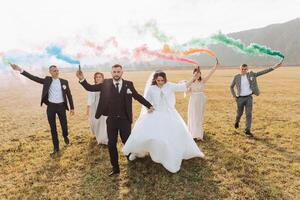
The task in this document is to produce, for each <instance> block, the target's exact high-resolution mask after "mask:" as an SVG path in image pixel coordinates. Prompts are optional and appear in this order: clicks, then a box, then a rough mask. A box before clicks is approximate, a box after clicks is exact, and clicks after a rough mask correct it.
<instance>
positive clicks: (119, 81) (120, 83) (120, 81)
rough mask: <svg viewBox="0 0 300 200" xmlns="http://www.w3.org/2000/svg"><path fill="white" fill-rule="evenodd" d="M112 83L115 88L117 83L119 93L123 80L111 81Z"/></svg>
mask: <svg viewBox="0 0 300 200" xmlns="http://www.w3.org/2000/svg"><path fill="white" fill-rule="evenodd" d="M113 83H114V86H115V88H117V85H116V83H119V86H118V87H119V92H120V91H121V88H122V85H123V80H122V79H120V80H118V81H116V80H115V79H113Z"/></svg>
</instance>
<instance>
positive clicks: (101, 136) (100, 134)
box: [87, 72, 108, 145]
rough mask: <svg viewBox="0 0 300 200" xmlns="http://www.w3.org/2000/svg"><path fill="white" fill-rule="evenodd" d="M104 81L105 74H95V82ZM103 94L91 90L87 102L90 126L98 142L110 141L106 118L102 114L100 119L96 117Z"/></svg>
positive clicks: (105, 142)
mask: <svg viewBox="0 0 300 200" xmlns="http://www.w3.org/2000/svg"><path fill="white" fill-rule="evenodd" d="M103 81H104V75H103V74H102V73H100V72H96V73H95V74H94V82H95V84H100V83H102V82H103ZM100 96H101V94H100V92H89V93H88V103H87V115H88V116H89V121H90V127H91V131H92V134H93V135H95V136H96V140H97V142H98V144H106V145H107V142H108V137H107V131H106V118H107V117H105V116H101V117H100V118H99V119H96V118H95V113H96V109H97V106H98V102H99V99H100V98H101V97H100Z"/></svg>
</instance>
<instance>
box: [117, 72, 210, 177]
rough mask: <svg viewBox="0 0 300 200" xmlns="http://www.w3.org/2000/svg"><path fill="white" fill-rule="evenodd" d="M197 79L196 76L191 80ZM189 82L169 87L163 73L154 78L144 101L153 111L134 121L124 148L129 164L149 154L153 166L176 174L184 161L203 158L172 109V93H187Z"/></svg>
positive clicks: (173, 108) (173, 84) (157, 73)
mask: <svg viewBox="0 0 300 200" xmlns="http://www.w3.org/2000/svg"><path fill="white" fill-rule="evenodd" d="M198 76H199V75H197V74H196V75H195V76H194V77H193V80H196V79H197V78H198ZM192 82H193V81H190V82H188V83H181V84H175V83H170V82H167V78H166V74H165V73H164V72H162V71H158V72H156V73H155V74H154V76H153V79H152V85H151V86H149V88H147V87H146V89H145V97H146V99H147V100H148V101H149V102H150V103H151V104H152V105H153V107H154V109H155V110H154V112H152V113H147V112H143V111H142V112H141V115H140V116H139V118H138V119H137V121H136V123H135V126H134V128H133V129H132V132H131V135H130V136H129V138H128V140H127V142H126V144H125V145H124V147H123V153H124V154H125V155H129V154H130V156H129V159H130V160H134V159H135V158H136V157H144V156H146V155H148V154H149V155H150V157H151V159H152V160H153V161H154V162H157V163H161V164H162V165H163V166H164V167H165V168H166V169H167V170H168V171H170V172H172V173H176V172H178V171H179V170H180V166H181V162H182V160H183V159H190V158H193V157H204V154H203V153H202V152H201V151H200V149H199V148H198V146H197V144H196V143H195V141H194V140H193V138H192V136H191V134H190V133H189V131H188V128H187V126H186V124H185V122H184V121H183V119H182V118H181V116H180V115H179V113H178V112H177V111H176V109H175V103H176V99H175V92H184V91H186V90H187V88H188V87H189V85H190V84H191V83H192Z"/></svg>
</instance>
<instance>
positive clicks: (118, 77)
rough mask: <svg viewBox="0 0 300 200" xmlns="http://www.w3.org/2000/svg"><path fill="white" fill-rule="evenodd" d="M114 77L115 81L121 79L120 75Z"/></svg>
mask: <svg viewBox="0 0 300 200" xmlns="http://www.w3.org/2000/svg"><path fill="white" fill-rule="evenodd" d="M113 79H114V80H115V81H119V80H120V79H121V77H120V76H117V77H116V76H114V77H113Z"/></svg>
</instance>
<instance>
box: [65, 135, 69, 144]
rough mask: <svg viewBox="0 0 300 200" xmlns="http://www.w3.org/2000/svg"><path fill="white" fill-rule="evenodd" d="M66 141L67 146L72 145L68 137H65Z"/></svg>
mask: <svg viewBox="0 0 300 200" xmlns="http://www.w3.org/2000/svg"><path fill="white" fill-rule="evenodd" d="M64 141H65V144H66V145H68V144H70V140H69V138H68V137H64Z"/></svg>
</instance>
